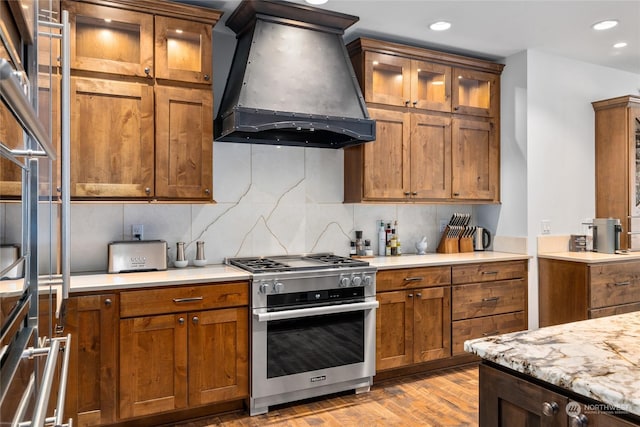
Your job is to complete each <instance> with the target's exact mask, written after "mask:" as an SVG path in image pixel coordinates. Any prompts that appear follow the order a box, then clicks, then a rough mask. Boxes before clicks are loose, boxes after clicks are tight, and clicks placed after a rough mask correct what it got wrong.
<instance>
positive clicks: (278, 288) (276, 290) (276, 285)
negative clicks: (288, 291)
mask: <svg viewBox="0 0 640 427" xmlns="http://www.w3.org/2000/svg"><path fill="white" fill-rule="evenodd" d="M283 290H284V285H283V284H282V282H278V281H276V282H275V283H274V284H273V292H274V293H276V294H280V293H282V291H283Z"/></svg>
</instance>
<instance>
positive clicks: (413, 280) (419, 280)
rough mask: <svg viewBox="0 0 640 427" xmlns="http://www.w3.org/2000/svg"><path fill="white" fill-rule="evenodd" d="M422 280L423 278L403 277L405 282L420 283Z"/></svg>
mask: <svg viewBox="0 0 640 427" xmlns="http://www.w3.org/2000/svg"><path fill="white" fill-rule="evenodd" d="M422 280H424V277H405V278H404V281H405V282H421V281H422Z"/></svg>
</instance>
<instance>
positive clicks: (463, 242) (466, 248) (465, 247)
mask: <svg viewBox="0 0 640 427" xmlns="http://www.w3.org/2000/svg"><path fill="white" fill-rule="evenodd" d="M459 246H460V248H459V250H460V252H473V236H469V237H461V238H460V245H459Z"/></svg>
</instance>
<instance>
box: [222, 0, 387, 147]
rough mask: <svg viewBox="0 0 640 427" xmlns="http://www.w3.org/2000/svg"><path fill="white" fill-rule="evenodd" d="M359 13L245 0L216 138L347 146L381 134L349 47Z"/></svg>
mask: <svg viewBox="0 0 640 427" xmlns="http://www.w3.org/2000/svg"><path fill="white" fill-rule="evenodd" d="M357 21H358V17H356V16H351V15H345V14H342V13H336V12H332V11H327V10H323V9H319V8H315V7H311V6H306V5H300V4H294V3H288V2H282V1H274V0H260V1H253V0H244V1H243V2H242V3H241V4H240V5H239V6H238V8H237V9H236V10H235V11H234V12H233V14H231V15H230V17H229V19H228V20H227V22H226V25H227V27H229V28H231V29H232V30H233V31H234V32H235V33H236V34H237V36H236V38H237V40H238V42H237V45H236V50H235V54H234V58H233V62H232V64H231V69H230V71H229V77H228V79H227V86H226V88H225V91H224V95H223V97H222V102H221V105H220V110H219V113H218V117H217V118H216V126H215V129H216V132H215V135H216V137H215V140H216V141H225V142H246V143H252V144H271V145H290V146H303V147H322V148H343V147H346V146H350V145H355V144H360V143H363V142H367V141H373V140H374V139H375V121H374V120H371V119H370V118H369V114H368V113H367V107H366V105H365V103H364V98H363V97H362V92H361V91H360V87H359V86H358V82H357V80H356V77H355V73H354V71H353V67H352V66H351V61H350V60H349V56H348V54H347V50H346V48H345V46H344V41H343V39H342V35H343V34H344V30H345V29H346V28H348V27H350V26H351V25H353V24H354V23H356V22H357Z"/></svg>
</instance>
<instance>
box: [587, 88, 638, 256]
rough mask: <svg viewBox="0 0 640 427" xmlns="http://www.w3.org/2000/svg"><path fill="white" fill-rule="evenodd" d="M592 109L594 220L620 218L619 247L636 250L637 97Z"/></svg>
mask: <svg viewBox="0 0 640 427" xmlns="http://www.w3.org/2000/svg"><path fill="white" fill-rule="evenodd" d="M593 108H594V110H595V134H596V135H595V145H596V156H595V157H596V177H595V178H596V217H598V218H618V219H620V222H621V223H622V233H620V247H621V248H623V249H626V248H629V249H640V96H637V95H629V96H622V97H619V98H613V99H607V100H604V101H598V102H594V103H593ZM629 232H631V233H632V234H628V233H629Z"/></svg>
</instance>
